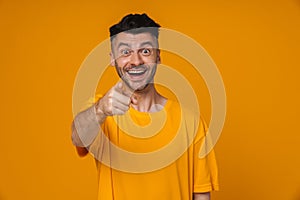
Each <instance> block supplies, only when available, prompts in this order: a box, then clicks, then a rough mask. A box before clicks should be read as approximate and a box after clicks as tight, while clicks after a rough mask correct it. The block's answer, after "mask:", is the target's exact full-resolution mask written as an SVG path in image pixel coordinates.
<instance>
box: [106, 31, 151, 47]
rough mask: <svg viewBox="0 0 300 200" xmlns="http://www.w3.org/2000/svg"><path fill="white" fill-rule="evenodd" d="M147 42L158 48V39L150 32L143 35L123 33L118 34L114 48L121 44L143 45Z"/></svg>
mask: <svg viewBox="0 0 300 200" xmlns="http://www.w3.org/2000/svg"><path fill="white" fill-rule="evenodd" d="M145 42H147V43H148V44H149V43H152V45H154V46H157V39H156V37H155V36H154V35H152V34H151V33H149V32H143V33H128V32H121V33H118V34H117V35H116V36H115V38H114V39H113V41H112V43H113V46H118V45H119V44H121V43H122V44H128V45H134V46H136V45H141V44H144V43H145Z"/></svg>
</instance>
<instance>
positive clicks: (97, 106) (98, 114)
mask: <svg viewBox="0 0 300 200" xmlns="http://www.w3.org/2000/svg"><path fill="white" fill-rule="evenodd" d="M93 107H94V111H95V114H96V117H97V121H98V123H99V124H102V123H103V122H104V120H105V119H106V117H107V116H106V115H105V113H104V112H103V109H102V107H101V104H100V99H99V100H98V101H97V102H96V103H95V104H94V106H93Z"/></svg>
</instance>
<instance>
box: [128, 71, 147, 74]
mask: <svg viewBox="0 0 300 200" xmlns="http://www.w3.org/2000/svg"><path fill="white" fill-rule="evenodd" d="M143 72H144V71H140V70H130V71H128V73H130V74H140V73H143Z"/></svg>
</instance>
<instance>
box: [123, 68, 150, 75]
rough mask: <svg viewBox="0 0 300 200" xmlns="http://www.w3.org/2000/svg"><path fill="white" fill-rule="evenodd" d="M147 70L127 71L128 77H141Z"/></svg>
mask: <svg viewBox="0 0 300 200" xmlns="http://www.w3.org/2000/svg"><path fill="white" fill-rule="evenodd" d="M146 71H147V70H146V69H130V70H128V71H127V73H128V74H129V75H130V76H141V75H143V74H144V73H145V72H146Z"/></svg>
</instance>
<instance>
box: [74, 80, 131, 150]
mask: <svg viewBox="0 0 300 200" xmlns="http://www.w3.org/2000/svg"><path fill="white" fill-rule="evenodd" d="M132 94H133V92H132V91H131V90H130V89H128V88H127V87H126V85H125V84H124V83H123V82H121V81H120V82H118V83H117V84H116V85H115V86H113V87H112V88H111V89H110V90H109V91H108V92H107V93H106V94H105V95H104V97H102V98H101V99H99V100H98V102H97V103H96V104H94V105H93V106H92V107H90V108H88V109H86V110H84V111H82V112H81V113H79V114H78V115H77V116H76V117H75V119H74V121H73V123H72V141H73V144H74V145H75V146H77V147H83V148H84V147H88V146H89V145H90V144H91V143H92V142H93V140H94V139H95V137H96V136H97V135H98V133H99V130H100V129H101V128H100V125H101V124H102V123H103V122H104V121H105V119H106V117H107V116H112V115H123V114H125V112H126V111H127V110H128V109H129V106H130V104H131V103H133V104H136V102H137V100H136V99H134V98H132V97H131V96H132ZM83 148H77V151H78V149H79V150H80V152H78V154H79V155H81V154H82V155H86V151H84V153H81V150H82V149H83Z"/></svg>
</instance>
